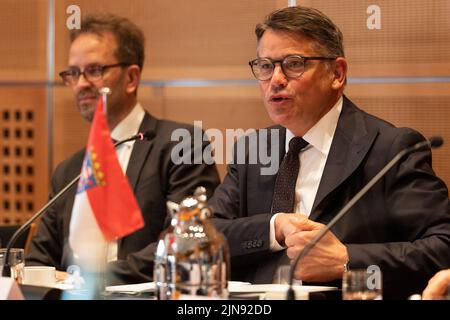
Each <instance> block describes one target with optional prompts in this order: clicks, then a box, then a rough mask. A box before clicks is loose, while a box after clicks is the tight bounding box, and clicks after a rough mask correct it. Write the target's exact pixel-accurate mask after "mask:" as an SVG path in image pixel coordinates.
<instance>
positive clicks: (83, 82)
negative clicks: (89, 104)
mask: <svg viewBox="0 0 450 320" xmlns="http://www.w3.org/2000/svg"><path fill="white" fill-rule="evenodd" d="M91 86H92V82H90V81H89V80H88V79H86V77H85V75H84V73H81V74H80V76H79V77H78V81H77V82H76V83H75V84H74V89H75V90H76V91H79V90H80V89H83V88H86V87H91Z"/></svg>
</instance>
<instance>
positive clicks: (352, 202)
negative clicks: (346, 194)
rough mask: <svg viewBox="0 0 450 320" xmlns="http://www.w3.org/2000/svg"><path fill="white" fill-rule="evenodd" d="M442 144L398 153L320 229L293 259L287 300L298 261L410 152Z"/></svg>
mask: <svg viewBox="0 0 450 320" xmlns="http://www.w3.org/2000/svg"><path fill="white" fill-rule="evenodd" d="M442 143H443V140H442V138H441V137H432V138H430V140H425V141H422V142H418V143H416V144H415V145H413V146H412V147H409V148H406V149H403V150H402V151H400V152H399V153H398V154H397V155H396V156H395V157H394V158H393V159H392V160H391V161H389V163H388V164H387V165H386V166H384V168H383V169H382V170H381V171H380V172H378V174H376V175H375V176H374V177H373V178H372V179H371V180H370V181H369V183H368V184H366V185H365V186H364V188H362V189H361V190H360V191H359V192H358V193H357V194H356V195H355V196H354V197H353V198H352V199H351V200H350V201H349V202H348V203H347V204H346V205H345V206H344V207H343V208H342V209H341V210H340V211H339V212H338V213H337V214H336V215H335V216H334V218H333V219H332V220H331V221H330V222H329V223H328V224H327V225H326V226H325V227H324V228H323V229H322V230H320V232H319V233H318V234H317V235H316V236H315V237H314V238H313V239H312V240H311V241H310V242H308V243H307V244H306V245H305V247H304V248H303V250H302V251H301V252H300V254H299V255H298V256H297V257H296V258H295V260H294V262H293V263H292V265H291V269H290V271H289V289H288V292H287V295H286V299H287V300H295V292H294V288H293V283H294V272H295V267H296V266H297V264H298V263H299V261H300V260H301V259H302V258H303V257H304V256H306V255H307V254H308V253H309V251H311V249H312V248H314V246H315V245H316V244H317V242H319V241H320V240H321V239H322V238H323V236H324V235H325V234H326V233H327V232H328V231H330V229H331V228H332V227H333V226H334V225H335V224H336V223H337V222H338V221H339V220H340V219H341V218H342V217H343V216H344V215H345V214H346V213H347V212H349V211H350V209H351V208H352V207H353V206H354V205H355V203H356V202H358V201H359V199H361V198H362V197H363V196H364V195H365V194H366V193H367V191H369V190H370V189H371V188H372V187H373V186H374V185H375V184H376V183H377V182H378V181H379V180H380V179H381V178H382V177H383V176H384V175H385V174H386V173H387V172H388V171H389V170H390V169H391V168H392V167H393V166H394V165H395V164H396V163H397V162H398V161H399V160H400V159H401V158H403V157H404V156H405V155H407V154H408V153H410V152H413V151H416V150H419V149H421V148H423V147H425V146H429V147H431V148H437V147H440V146H441V145H442Z"/></svg>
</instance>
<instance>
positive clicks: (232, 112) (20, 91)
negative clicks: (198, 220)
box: [0, 0, 450, 246]
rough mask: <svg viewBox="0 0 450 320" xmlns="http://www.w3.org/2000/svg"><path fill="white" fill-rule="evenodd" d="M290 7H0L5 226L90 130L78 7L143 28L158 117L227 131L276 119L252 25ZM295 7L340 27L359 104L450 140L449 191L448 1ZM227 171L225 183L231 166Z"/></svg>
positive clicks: (273, 2)
mask: <svg viewBox="0 0 450 320" xmlns="http://www.w3.org/2000/svg"><path fill="white" fill-rule="evenodd" d="M288 3H291V4H292V3H295V1H288V0H245V1H243V0H227V1H219V0H189V1H186V0H173V1H167V0H129V1H123V0H89V1H88V0H78V1H70V0H0V39H2V43H1V45H0V226H14V225H18V224H21V223H22V222H23V221H25V220H26V219H27V218H29V217H30V216H31V215H32V214H33V213H34V212H36V211H37V210H38V209H39V208H40V207H41V206H42V205H43V204H44V203H45V201H46V200H47V197H48V190H49V180H50V176H51V173H52V171H53V170H54V168H55V166H56V165H57V164H58V163H59V162H60V161H62V160H63V159H65V158H68V157H69V156H70V155H71V154H73V153H74V152H76V151H77V150H79V149H81V148H83V147H84V146H85V144H86V141H87V136H88V133H89V126H88V124H87V123H85V122H84V121H83V120H82V118H81V116H80V115H79V114H78V111H77V108H76V106H75V103H74V98H73V96H72V92H71V90H70V89H69V88H66V87H64V86H63V85H62V83H61V81H60V79H59V77H58V72H59V71H62V70H63V69H65V68H66V67H67V54H68V48H69V30H68V29H67V27H66V20H67V19H68V18H69V16H70V14H71V13H67V8H68V7H69V6H70V5H73V4H75V5H77V6H79V8H80V10H81V16H83V15H85V14H88V13H92V12H98V11H102V12H112V13H116V14H119V15H122V16H125V17H128V18H130V19H131V20H133V21H134V22H135V23H136V24H137V25H138V26H140V27H141V28H142V29H143V31H144V33H145V36H146V60H145V65H144V70H143V79H142V83H141V87H140V89H139V100H140V102H141V103H142V105H143V106H144V107H145V108H146V109H147V110H148V111H149V112H151V113H152V114H153V115H154V116H156V117H162V118H167V119H171V120H176V121H182V122H188V123H191V124H193V122H194V120H201V121H203V128H204V129H208V128H218V129H221V130H225V129H226V128H228V129H236V128H242V129H248V128H261V127H266V126H268V125H270V124H271V121H270V119H269V118H268V116H267V115H266V112H265V109H264V106H263V104H262V102H261V99H260V95H259V89H258V87H257V83H256V81H255V80H254V79H253V77H252V75H251V72H250V68H249V67H248V63H247V62H248V61H249V60H251V59H253V58H254V57H255V55H256V54H255V44H256V41H255V36H254V27H255V24H256V23H258V22H260V21H262V19H263V18H264V16H265V15H266V14H268V13H269V12H271V11H273V10H275V9H278V8H282V7H285V6H287V5H288ZM296 4H297V5H306V6H312V7H315V8H318V9H320V10H322V11H323V12H325V13H326V14H327V15H329V16H330V17H331V18H332V19H333V21H334V22H335V23H336V24H337V25H338V26H339V27H340V28H341V30H342V31H343V33H344V44H345V50H346V55H347V58H348V61H349V66H350V69H349V79H348V86H347V88H346V95H347V96H348V97H350V99H352V100H353V101H354V102H355V103H356V104H358V105H359V107H361V108H362V109H364V110H366V111H368V112H370V113H373V114H375V115H377V116H379V117H381V118H384V119H386V120H388V121H390V122H392V123H394V124H395V125H397V126H407V127H412V128H415V129H417V130H419V131H420V132H421V133H422V134H423V135H425V136H426V137H429V136H431V135H442V136H443V137H444V140H445V141H446V144H444V146H443V147H442V148H440V149H437V150H436V151H433V166H434V168H435V170H436V172H437V174H438V175H439V176H440V177H441V178H442V179H443V180H444V181H445V182H446V183H447V185H450V162H449V160H448V158H449V154H450V147H449V146H450V127H449V120H450V20H449V19H448V13H449V12H450V1H448V0H434V1H422V0H389V1H388V0H370V1H365V0H341V1H334V0H311V1H306V0H305V1H302V0H297V1H296ZM370 5H377V6H378V8H379V9H380V11H379V17H380V18H381V19H380V21H381V25H380V28H379V29H369V28H368V25H367V21H368V19H369V20H370V17H371V16H372V14H373V12H371V11H369V12H368V8H369V6H370ZM224 154H225V151H224ZM219 171H220V173H221V177H223V175H224V173H225V166H224V165H219ZM4 241H5V240H4ZM2 245H3V246H4V245H5V243H3V244H2Z"/></svg>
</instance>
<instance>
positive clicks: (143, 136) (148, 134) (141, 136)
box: [2, 130, 156, 277]
mask: <svg viewBox="0 0 450 320" xmlns="http://www.w3.org/2000/svg"><path fill="white" fill-rule="evenodd" d="M155 136H156V134H155V132H154V131H153V130H147V131H145V132H139V133H137V134H135V135H133V136H131V137H129V138H126V139H124V140H120V141H117V142H116V143H114V148H117V147H118V146H120V145H121V144H124V143H125V142H128V141H133V140H138V141H143V140H147V141H149V140H151V139H153V138H154V137H155ZM80 176H81V173H80V174H79V175H78V176H76V177H75V178H74V179H73V180H72V181H70V182H69V183H68V184H67V185H66V186H65V187H64V188H63V189H61V191H59V192H58V193H57V194H56V195H55V196H54V197H52V198H51V199H50V200H49V201H48V202H47V203H46V204H45V205H44V206H43V207H42V208H41V209H40V210H39V211H38V212H36V213H35V214H34V215H33V216H32V217H31V218H30V219H28V221H27V222H25V223H24V224H23V225H22V226H21V227H20V228H19V229H17V231H16V232H14V234H13V235H12V237H11V239H9V241H8V244H7V245H6V250H5V255H4V257H3V270H2V277H10V276H11V266H10V264H9V256H10V251H11V248H12V246H13V245H14V244H15V243H16V241H17V239H18V238H19V237H20V236H21V235H22V234H23V233H24V232H25V231H26V230H27V229H28V228H29V227H30V225H31V224H32V223H33V222H34V221H35V220H36V219H37V218H39V217H40V216H41V215H42V214H43V213H44V212H46V211H47V210H48V209H49V208H50V207H51V206H52V205H53V204H54V203H55V202H56V201H57V200H58V199H59V198H61V197H62V196H63V195H64V194H65V193H66V192H67V191H68V190H69V189H70V188H71V187H72V186H73V185H74V184H75V183H77V182H78V180H79V179H80Z"/></svg>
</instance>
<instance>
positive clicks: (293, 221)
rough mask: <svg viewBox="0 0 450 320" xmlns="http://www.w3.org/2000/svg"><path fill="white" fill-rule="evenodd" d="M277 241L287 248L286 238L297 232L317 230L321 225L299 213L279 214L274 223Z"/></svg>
mask: <svg viewBox="0 0 450 320" xmlns="http://www.w3.org/2000/svg"><path fill="white" fill-rule="evenodd" d="M274 224H275V239H276V240H277V241H278V243H279V244H280V245H281V246H285V238H286V237H287V236H288V235H290V234H292V233H294V232H297V231H302V230H317V229H319V228H320V227H321V224H320V223H317V222H314V221H312V220H309V219H308V218H307V217H306V216H305V215H303V214H299V213H279V214H278V215H277V217H276V218H275V221H274Z"/></svg>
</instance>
